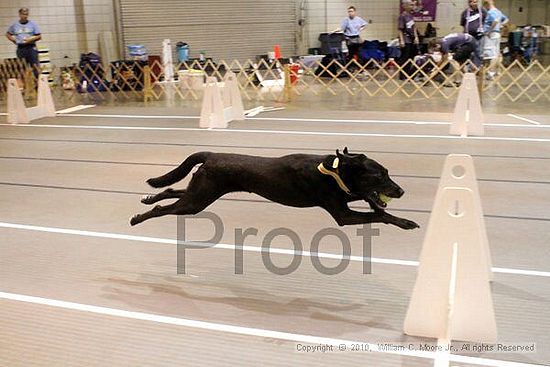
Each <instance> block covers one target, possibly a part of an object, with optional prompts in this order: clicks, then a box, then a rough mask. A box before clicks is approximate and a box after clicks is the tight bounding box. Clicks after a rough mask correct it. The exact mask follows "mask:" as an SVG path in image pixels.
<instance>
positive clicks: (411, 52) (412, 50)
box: [399, 43, 418, 80]
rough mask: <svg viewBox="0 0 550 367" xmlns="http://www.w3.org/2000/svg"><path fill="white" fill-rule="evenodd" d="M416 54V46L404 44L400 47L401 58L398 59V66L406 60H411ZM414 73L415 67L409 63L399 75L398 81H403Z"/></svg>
mask: <svg viewBox="0 0 550 367" xmlns="http://www.w3.org/2000/svg"><path fill="white" fill-rule="evenodd" d="M417 53H418V46H417V45H415V44H414V43H405V46H403V47H401V57H400V58H399V65H403V64H405V63H406V62H407V60H412V59H414V57H415V56H416V55H417ZM414 71H415V67H414V66H413V64H412V63H411V62H409V63H408V64H407V65H406V66H405V68H404V69H403V71H402V72H401V73H399V79H401V80H404V79H406V78H407V77H408V76H410V75H411V74H413V73H414Z"/></svg>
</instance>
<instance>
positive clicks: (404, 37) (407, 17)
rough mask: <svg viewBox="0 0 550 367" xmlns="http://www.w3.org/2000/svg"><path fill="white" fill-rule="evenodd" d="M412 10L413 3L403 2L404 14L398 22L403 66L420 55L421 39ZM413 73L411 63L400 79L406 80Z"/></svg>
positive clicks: (408, 0) (405, 68)
mask: <svg viewBox="0 0 550 367" xmlns="http://www.w3.org/2000/svg"><path fill="white" fill-rule="evenodd" d="M412 10H413V3H412V1H410V0H403V13H401V15H400V16H399V19H398V21H397V24H398V30H399V45H400V46H401V58H400V64H401V65H404V64H405V63H407V61H408V60H412V59H414V57H415V56H416V54H417V53H418V43H419V37H418V30H417V29H416V24H415V23H414V16H413V14H412ZM412 73H413V65H412V63H410V62H409V63H408V64H407V65H406V66H405V67H404V68H403V71H402V72H401V73H400V75H399V79H401V80H405V79H406V78H407V75H411V74H412Z"/></svg>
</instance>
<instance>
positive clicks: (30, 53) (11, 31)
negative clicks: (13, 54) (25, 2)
mask: <svg viewBox="0 0 550 367" xmlns="http://www.w3.org/2000/svg"><path fill="white" fill-rule="evenodd" d="M6 37H7V38H8V40H10V41H11V42H13V43H14V44H15V45H17V57H18V58H20V59H23V60H25V61H26V62H27V63H28V64H29V65H30V66H31V67H33V68H34V69H35V70H34V72H35V75H36V73H37V71H38V66H39V61H38V50H37V49H36V42H37V41H39V40H41V39H42V35H41V34H40V29H39V28H38V25H37V24H36V23H35V22H33V21H32V20H29V9H27V8H21V9H19V20H18V21H17V22H15V23H13V24H12V25H11V26H10V27H9V28H8V31H7V32H6Z"/></svg>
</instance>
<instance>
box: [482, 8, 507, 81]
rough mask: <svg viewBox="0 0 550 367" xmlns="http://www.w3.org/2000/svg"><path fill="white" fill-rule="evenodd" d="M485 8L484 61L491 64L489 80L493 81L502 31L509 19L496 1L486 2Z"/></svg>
mask: <svg viewBox="0 0 550 367" xmlns="http://www.w3.org/2000/svg"><path fill="white" fill-rule="evenodd" d="M483 7H484V8H485V9H486V10H487V17H486V18H485V20H484V22H483V32H484V37H483V59H484V60H487V61H488V62H489V70H488V71H487V79H489V80H492V79H493V78H494V77H495V75H496V72H497V66H498V63H499V61H500V30H501V27H502V26H503V25H505V24H506V23H508V18H507V17H506V16H505V15H504V14H502V12H501V11H500V10H498V9H497V7H496V6H495V1H494V0H484V1H483Z"/></svg>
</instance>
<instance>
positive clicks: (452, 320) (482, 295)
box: [404, 155, 497, 343]
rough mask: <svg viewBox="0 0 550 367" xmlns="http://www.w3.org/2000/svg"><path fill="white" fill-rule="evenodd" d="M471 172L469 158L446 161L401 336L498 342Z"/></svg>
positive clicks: (482, 226) (485, 248) (486, 251)
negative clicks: (403, 332) (403, 334)
mask: <svg viewBox="0 0 550 367" xmlns="http://www.w3.org/2000/svg"><path fill="white" fill-rule="evenodd" d="M473 168H474V167H473V163H472V160H471V157H469V156H465V155H451V156H449V157H448V158H447V160H446V163H445V168H444V170H443V174H442V178H441V181H440V186H439V189H438V193H437V194H436V199H435V203H434V206H433V209H432V214H431V216H430V221H429V224H428V228H427V232H426V237H425V238H424V243H423V246H422V253H421V255H420V264H419V267H418V275H417V278H416V283H415V286H414V289H413V293H412V296H411V301H410V303H409V308H408V310H407V315H406V318H405V324H404V331H405V334H408V335H414V336H422V337H430V338H437V339H443V340H448V341H451V340H462V341H472V342H478V343H494V342H496V339H497V327H496V321H495V313H494V308H493V300H492V295H491V287H490V279H491V270H490V254H489V248H488V242H487V237H486V236H487V235H486V231H485V224H484V221H483V214H482V211H481V203H480V200H479V192H478V188H477V183H475V172H474V170H473ZM447 185H451V186H447ZM453 186H455V187H453Z"/></svg>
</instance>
